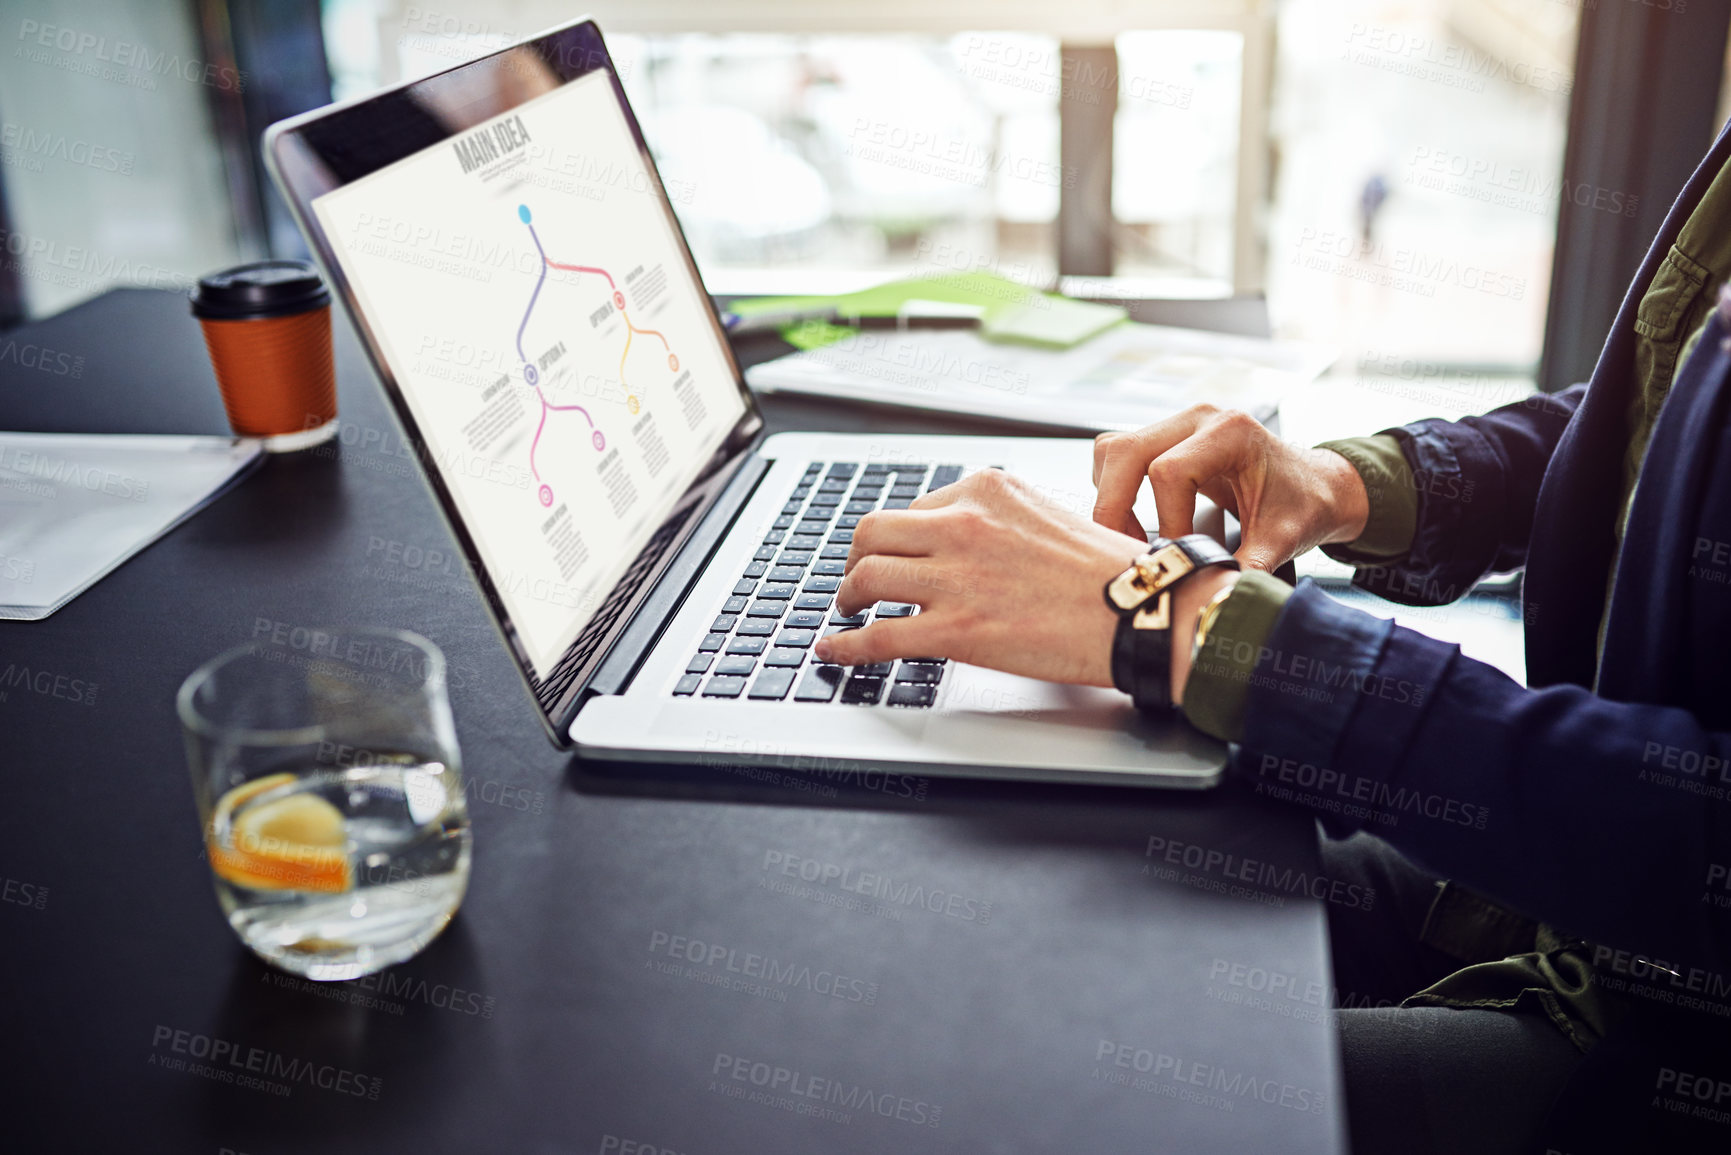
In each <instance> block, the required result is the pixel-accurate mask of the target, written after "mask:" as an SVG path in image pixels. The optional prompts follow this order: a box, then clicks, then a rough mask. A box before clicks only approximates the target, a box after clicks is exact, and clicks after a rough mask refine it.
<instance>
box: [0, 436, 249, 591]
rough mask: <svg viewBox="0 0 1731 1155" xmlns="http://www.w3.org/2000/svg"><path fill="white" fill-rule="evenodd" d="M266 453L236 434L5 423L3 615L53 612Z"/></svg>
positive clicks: (1, 455)
mask: <svg viewBox="0 0 1731 1155" xmlns="http://www.w3.org/2000/svg"><path fill="white" fill-rule="evenodd" d="M260 453H261V451H260V449H259V443H258V442H257V441H249V440H243V439H241V438H234V437H163V436H147V435H133V434H94V433H0V619H5V620H11V621H36V620H38V619H40V618H45V617H47V616H48V615H49V614H52V613H53V612H54V611H55V610H57V609H59V608H60V607H61V606H63V605H65V604H66V603H67V602H69V601H71V600H72V599H73V598H75V597H77V596H78V595H79V594H81V593H83V592H84V591H85V590H87V589H89V588H90V587H91V586H92V585H94V584H95V583H96V582H98V581H100V580H101V579H102V578H103V577H105V576H107V574H108V573H109V572H111V571H112V570H113V569H114V568H115V567H116V566H118V565H120V563H121V562H124V561H125V560H126V559H127V558H129V557H131V556H132V555H133V554H135V553H137V552H138V551H139V550H141V549H143V548H144V547H145V546H147V545H149V544H150V543H151V542H153V541H155V540H156V539H157V538H159V537H161V536H162V535H163V534H165V533H167V532H168V531H169V530H171V529H173V528H174V527H175V526H176V525H179V524H180V523H181V522H182V521H184V520H186V519H187V518H188V517H191V516H192V515H193V514H194V513H196V512H197V511H198V510H200V509H201V508H203V507H204V506H205V505H206V504H207V503H208V502H209V501H210V500H211V499H212V498H214V497H215V496H216V495H217V494H218V493H220V492H221V491H222V490H223V489H224V488H225V487H226V486H227V485H228V484H229V483H230V482H232V481H234V480H235V479H236V478H238V477H239V476H240V475H241V474H242V473H244V472H245V471H246V470H248V469H249V468H251V467H252V466H253V465H256V464H257V463H258V461H259V459H260Z"/></svg>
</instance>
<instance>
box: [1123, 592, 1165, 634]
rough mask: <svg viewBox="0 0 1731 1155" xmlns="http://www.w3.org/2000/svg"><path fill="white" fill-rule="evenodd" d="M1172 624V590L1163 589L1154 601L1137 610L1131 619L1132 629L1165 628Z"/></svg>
mask: <svg viewBox="0 0 1731 1155" xmlns="http://www.w3.org/2000/svg"><path fill="white" fill-rule="evenodd" d="M1171 625H1172V591H1170V590H1161V591H1160V593H1159V594H1158V595H1157V596H1156V597H1155V598H1154V600H1153V601H1150V602H1148V603H1147V604H1145V605H1144V606H1143V607H1142V608H1141V609H1139V610H1137V611H1136V616H1135V617H1134V618H1132V619H1131V620H1130V626H1131V628H1132V629H1137V630H1164V629H1166V628H1168V627H1169V626H1171Z"/></svg>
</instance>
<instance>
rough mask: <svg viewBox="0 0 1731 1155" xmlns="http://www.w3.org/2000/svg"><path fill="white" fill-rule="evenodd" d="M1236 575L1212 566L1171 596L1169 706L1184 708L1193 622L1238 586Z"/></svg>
mask: <svg viewBox="0 0 1731 1155" xmlns="http://www.w3.org/2000/svg"><path fill="white" fill-rule="evenodd" d="M1239 576H1240V575H1239V572H1238V571H1237V570H1232V569H1227V568H1225V567H1224V566H1216V567H1213V568H1210V569H1206V570H1203V571H1202V572H1201V573H1199V574H1196V575H1195V576H1194V577H1192V578H1190V579H1189V580H1188V581H1185V582H1183V583H1181V584H1180V585H1179V586H1178V588H1177V589H1176V590H1175V591H1173V595H1172V602H1173V605H1172V704H1173V705H1174V706H1182V705H1183V704H1184V687H1185V685H1186V683H1188V682H1189V680H1190V651H1191V649H1192V647H1193V644H1194V643H1195V640H1196V625H1197V619H1199V618H1200V617H1201V616H1202V611H1203V609H1204V608H1205V607H1206V606H1207V605H1208V604H1209V603H1210V602H1212V601H1213V600H1214V598H1215V597H1216V595H1218V594H1219V593H1220V592H1221V591H1222V590H1230V589H1232V588H1233V587H1234V586H1236V585H1237V584H1238V579H1239Z"/></svg>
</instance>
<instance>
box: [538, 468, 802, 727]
mask: <svg viewBox="0 0 1731 1155" xmlns="http://www.w3.org/2000/svg"><path fill="white" fill-rule="evenodd" d="M773 464H775V463H774V462H773V461H771V460H770V459H768V458H766V457H762V456H760V455H758V454H757V453H752V454H750V455H749V456H747V457H746V459H745V461H744V462H743V463H742V464H741V465H740V467H739V470H738V472H736V473H735V474H734V475H733V477H732V478H731V479H730V480H729V481H728V483H727V485H726V486H725V487H724V488H723V489H722V491H721V493H720V494H718V495H717V496H716V499H715V503H714V504H713V505H711V506H710V508H709V512H708V513H706V514H705V515H704V517H703V521H702V523H701V524H699V525H698V527H697V528H696V529H694V530H692V532H691V536H690V537H688V538H687V539H686V540H685V544H684V545H683V546H681V547H680V550H679V554H678V556H677V557H675V558H674V559H673V560H672V561H671V562H669V563H668V566H667V568H666V569H665V570H664V571H662V574H661V577H660V578H659V579H658V580H657V581H656V583H655V587H654V588H653V589H652V590H650V592H649V594H648V596H647V597H645V598H644V599H643V601H642V603H641V604H640V605H639V606H638V607H637V611H636V613H634V614H632V615H631V624H630V625H628V626H626V627H625V629H624V630H622V631H621V632H620V634H619V638H618V640H616V641H615V642H614V643H613V645H612V646H611V647H609V649H608V651H607V656H606V657H605V658H603V659H602V661H601V664H600V665H599V666H597V667H596V669H595V673H594V675H593V676H592V677H591V678H590V679H589V685H588V686H587V687H586V688H585V690H584V692H583V694H582V695H580V696H579V697H578V699H577V700H576V702H575V703H573V708H572V709H571V710H570V712H569V715H568V716H567V717H564V718H561V719H560V726H561V728H566V727H569V726H570V724H571V720H572V719H573V718H575V717H576V716H577V712H578V710H581V709H582V708H583V703H584V702H586V701H588V700H589V698H590V697H591V696H592V695H595V694H621V693H624V692H625V690H626V688H627V687H628V686H630V685H631V679H632V678H633V677H635V676H636V674H637V670H638V667H640V666H641V665H642V664H643V660H644V659H645V658H647V657H648V656H649V651H650V650H651V649H653V648H654V646H655V643H656V642H657V641H659V640H660V639H661V632H662V631H663V630H665V629H666V628H667V624H668V623H669V622H671V621H672V620H673V615H674V614H675V613H677V612H678V610H679V607H680V605H681V604H682V603H683V602H684V601H685V595H686V593H687V592H689V591H690V589H691V586H692V583H693V582H695V581H696V580H697V576H698V575H699V574H701V573H702V572H703V569H704V567H705V566H706V565H708V564H709V559H710V557H711V555H713V554H714V553H715V549H716V547H717V546H719V545H720V544H721V541H722V539H723V538H724V537H726V536H727V532H728V530H730V529H732V528H733V523H734V520H735V519H736V518H737V517H738V516H739V511H740V510H742V509H744V508H745V503H746V502H747V501H750V500H751V495H752V494H754V493H756V492H757V486H758V483H759V482H761V481H762V480H763V477H764V475H765V474H766V473H768V472H769V467H770V466H771V465H773Z"/></svg>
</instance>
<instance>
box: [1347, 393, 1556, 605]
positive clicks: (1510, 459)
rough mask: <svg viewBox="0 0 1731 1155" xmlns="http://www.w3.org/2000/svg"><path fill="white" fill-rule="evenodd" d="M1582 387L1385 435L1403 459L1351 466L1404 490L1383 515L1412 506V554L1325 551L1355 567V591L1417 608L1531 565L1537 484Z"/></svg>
mask: <svg viewBox="0 0 1731 1155" xmlns="http://www.w3.org/2000/svg"><path fill="white" fill-rule="evenodd" d="M1586 388H1587V387H1586V386H1585V385H1576V386H1574V387H1573V388H1570V389H1566V390H1564V391H1563V392H1561V393H1552V394H1545V393H1539V394H1534V395H1533V396H1531V397H1528V398H1525V399H1524V400H1521V401H1518V402H1515V403H1514V404H1512V405H1505V406H1503V407H1502V408H1500V409H1493V410H1491V411H1490V412H1489V413H1486V414H1484V415H1482V416H1478V417H1465V418H1462V419H1461V420H1459V421H1441V420H1429V421H1419V422H1415V423H1414V424H1411V425H1405V426H1402V427H1400V428H1398V429H1389V430H1384V432H1383V434H1382V436H1386V437H1390V438H1392V439H1393V440H1394V441H1395V442H1396V443H1397V444H1398V445H1399V447H1400V451H1401V455H1400V457H1399V458H1387V457H1385V458H1383V459H1381V460H1380V461H1375V462H1374V463H1369V462H1364V461H1363V459H1360V460H1355V461H1354V464H1355V465H1359V466H1360V470H1361V472H1362V473H1364V475H1365V480H1366V484H1367V485H1371V486H1373V487H1386V488H1387V490H1388V491H1389V493H1388V496H1389V497H1391V498H1392V497H1394V496H1395V494H1396V493H1397V492H1398V491H1399V490H1402V489H1404V490H1406V492H1405V493H1399V495H1398V500H1394V501H1385V502H1384V503H1383V509H1384V511H1385V512H1387V513H1391V514H1392V512H1393V511H1394V510H1396V509H1397V508H1399V507H1401V506H1404V505H1405V504H1406V503H1407V502H1412V503H1413V509H1412V518H1413V520H1412V536H1411V538H1410V540H1409V542H1408V544H1407V548H1406V549H1405V550H1404V551H1402V552H1401V553H1399V554H1398V555H1396V556H1394V557H1392V558H1383V557H1377V556H1375V555H1374V553H1358V554H1355V553H1354V552H1353V551H1351V550H1330V551H1329V552H1330V553H1331V554H1332V555H1333V556H1335V557H1337V558H1338V559H1339V560H1341V561H1348V562H1351V563H1352V564H1354V565H1356V566H1358V567H1359V570H1358V572H1357V573H1356V574H1355V575H1354V576H1353V584H1354V585H1356V586H1358V587H1359V588H1361V589H1365V590H1369V591H1370V592H1372V593H1375V594H1377V595H1379V596H1381V597H1383V598H1386V599H1387V600H1389V601H1392V602H1398V603H1401V604H1403V605H1414V606H1429V605H1441V604H1443V603H1446V602H1451V601H1454V600H1455V599H1457V598H1460V597H1462V596H1464V595H1465V594H1466V592H1467V591H1468V590H1470V589H1471V588H1472V587H1473V585H1474V584H1475V583H1477V582H1478V580H1479V579H1480V578H1482V577H1484V576H1485V575H1486V574H1490V573H1506V572H1508V571H1510V570H1515V569H1519V568H1520V567H1521V566H1523V565H1525V564H1526V562H1527V543H1528V542H1529V540H1530V539H1531V537H1532V530H1533V512H1534V510H1535V509H1536V508H1537V507H1538V501H1539V485H1540V482H1541V481H1543V479H1544V476H1545V470H1546V468H1547V467H1548V466H1549V465H1550V461H1551V455H1552V454H1553V453H1554V452H1555V451H1556V448H1557V442H1558V440H1559V439H1560V438H1561V437H1562V435H1563V430H1564V428H1566V427H1567V426H1568V423H1569V419H1570V418H1571V417H1573V416H1574V413H1575V410H1576V409H1577V408H1578V407H1579V406H1580V403H1581V398H1582V397H1583V396H1584V395H1585V393H1586ZM1350 455H1351V454H1350V453H1349V456H1350ZM1403 465H1404V468H1402V466H1403Z"/></svg>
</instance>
